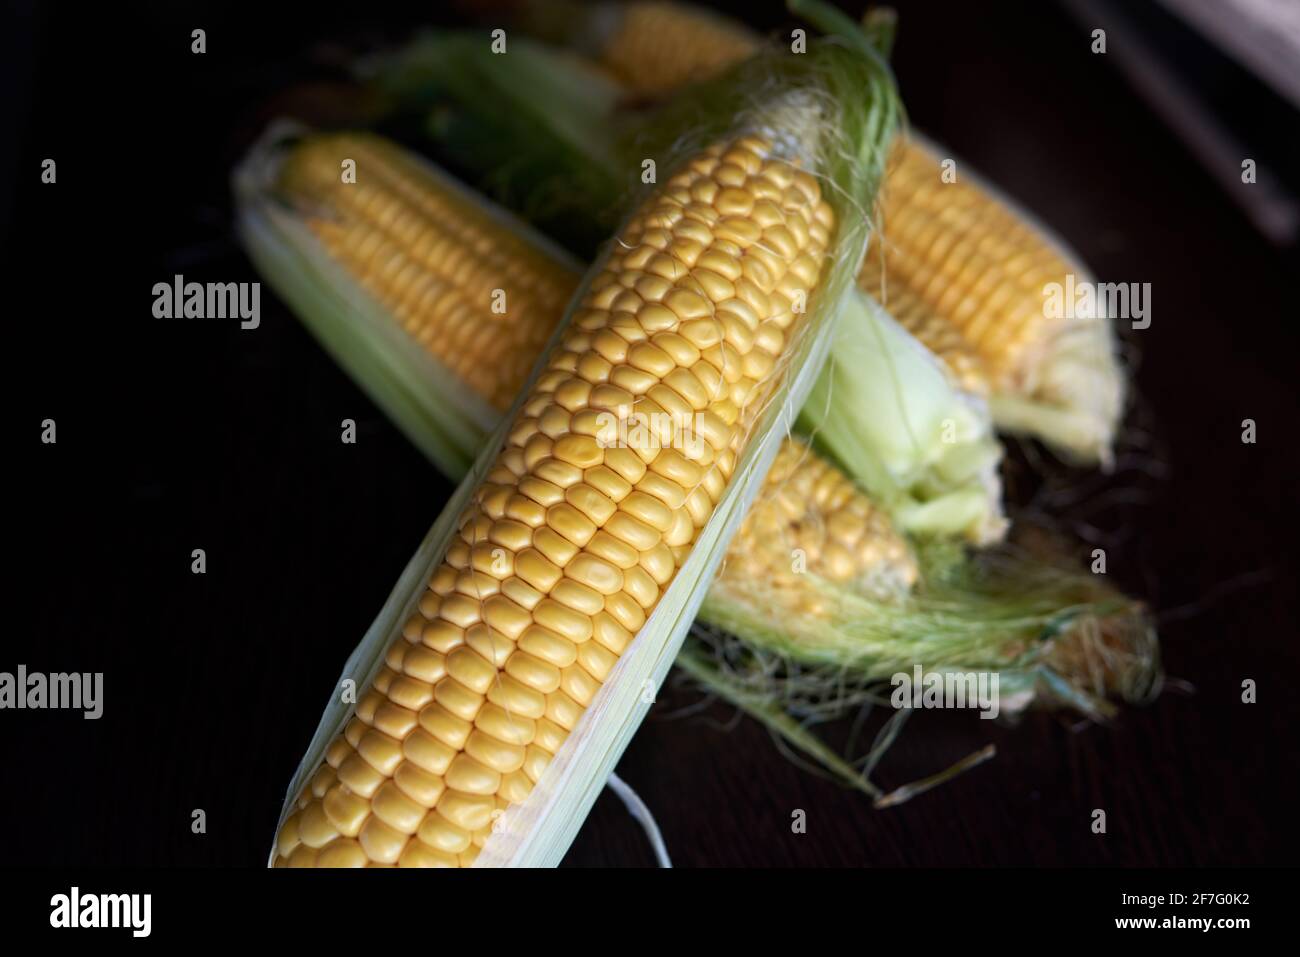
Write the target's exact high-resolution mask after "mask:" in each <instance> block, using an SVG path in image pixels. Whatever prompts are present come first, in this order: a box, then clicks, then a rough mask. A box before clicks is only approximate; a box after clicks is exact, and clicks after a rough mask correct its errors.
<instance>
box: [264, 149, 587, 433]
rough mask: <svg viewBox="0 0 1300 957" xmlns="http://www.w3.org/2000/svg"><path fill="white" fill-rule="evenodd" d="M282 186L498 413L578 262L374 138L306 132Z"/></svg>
mask: <svg viewBox="0 0 1300 957" xmlns="http://www.w3.org/2000/svg"><path fill="white" fill-rule="evenodd" d="M341 158H350V159H353V160H355V162H356V163H357V170H358V179H357V181H356V182H355V183H345V182H343V181H342V179H341V176H340V159H341ZM281 187H282V189H283V190H284V192H285V193H286V194H287V195H288V196H290V197H292V198H293V200H294V201H295V202H296V203H297V204H298V205H299V207H300V209H301V212H302V214H303V218H304V221H305V222H306V223H307V224H308V225H309V227H310V228H311V230H312V232H313V233H314V234H315V235H316V237H317V238H318V239H319V240H320V241H321V243H322V244H323V245H324V247H325V248H326V249H327V250H328V251H329V253H330V254H331V255H332V256H334V257H335V258H336V259H339V260H341V261H346V262H347V263H348V264H349V267H350V269H351V271H352V273H353V274H354V276H355V277H356V278H357V279H358V280H359V281H360V282H361V284H362V285H363V286H365V288H366V289H367V290H368V291H370V292H371V293H372V294H373V295H375V296H376V297H377V298H378V299H379V300H380V301H381V302H382V303H383V304H384V305H385V306H387V307H388V308H389V310H391V312H392V314H393V316H394V317H395V318H396V319H397V320H398V322H399V323H400V324H401V325H402V328H404V329H405V330H406V332H407V333H408V334H410V335H411V336H412V337H413V338H414V339H415V340H416V341H418V342H419V343H421V345H424V346H425V347H426V348H427V349H428V350H429V351H430V352H431V353H433V354H434V355H436V356H437V357H438V359H439V360H441V361H442V363H443V364H444V365H446V366H447V367H448V368H449V369H450V370H452V372H454V373H455V374H456V375H458V376H459V377H460V378H461V379H462V381H464V382H465V383H466V384H467V385H469V384H472V387H473V388H474V389H475V390H476V391H477V392H479V393H480V394H481V395H482V396H483V398H484V399H485V400H486V401H488V402H489V403H490V404H491V405H492V406H493V408H495V409H497V410H499V411H502V412H504V411H505V410H506V409H507V408H509V406H510V403H511V402H513V401H514V398H515V396H516V395H517V394H518V393H519V390H520V388H522V386H523V384H524V380H525V379H526V378H527V377H528V372H529V370H531V369H532V365H533V362H534V361H535V360H536V357H537V355H538V354H539V353H540V352H541V350H542V346H543V345H545V343H546V340H547V339H548V338H549V337H550V335H551V332H552V331H553V330H554V327H555V325H556V323H557V322H558V320H559V317H560V315H561V314H562V312H563V308H564V304H565V303H566V302H567V301H568V299H569V296H570V295H571V294H572V293H573V289H574V287H575V286H576V285H577V282H578V277H577V276H576V275H575V274H574V272H573V271H572V269H570V268H568V267H567V265H566V264H563V263H560V262H558V261H557V260H556V259H555V258H554V257H553V256H551V255H549V254H548V253H547V252H545V251H544V250H541V249H539V248H537V247H536V246H534V245H532V244H528V243H525V242H523V241H522V240H521V239H520V238H519V237H518V236H517V235H516V233H515V232H514V231H513V230H511V229H509V228H506V227H505V226H504V225H503V224H502V223H501V222H500V221H498V220H496V219H494V218H493V217H492V216H490V215H489V214H487V213H485V212H484V210H483V207H481V206H478V205H475V204H472V203H469V202H466V201H465V200H464V199H462V198H461V197H460V196H458V195H457V194H456V193H454V192H452V191H451V190H448V189H445V188H439V185H438V184H437V183H436V181H434V180H433V179H432V178H431V177H430V176H429V175H428V173H427V172H426V171H425V170H423V169H421V168H420V167H419V166H417V165H416V164H414V163H413V162H411V161H410V160H409V159H408V158H407V156H406V154H405V153H404V152H403V151H402V150H398V149H395V148H393V146H392V145H391V144H390V143H389V142H388V141H387V140H384V139H383V138H381V137H378V136H374V135H370V134H365V133H355V134H348V135H346V136H343V135H321V136H312V137H309V138H307V139H305V140H304V141H303V142H302V143H301V144H300V145H299V146H298V147H297V148H296V149H294V150H293V151H292V152H291V153H290V154H289V156H288V159H287V160H286V162H285V165H284V170H283V173H282V175H281ZM506 276H508V283H507V282H506V281H505V280H504V279H503V277H506ZM507 286H508V289H507V288H506V287H507ZM494 306H497V307H498V308H494Z"/></svg>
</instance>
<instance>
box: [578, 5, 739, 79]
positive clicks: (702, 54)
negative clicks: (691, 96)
mask: <svg viewBox="0 0 1300 957" xmlns="http://www.w3.org/2000/svg"><path fill="white" fill-rule="evenodd" d="M593 21H594V22H595V25H596V26H597V27H598V28H599V29H600V32H601V33H602V34H603V36H599V37H598V38H596V42H595V43H593V44H592V45H593V46H594V47H595V49H596V50H597V52H598V57H599V62H600V64H601V65H602V66H603V67H605V69H607V70H608V71H609V72H610V73H611V74H613V75H614V76H615V77H616V78H617V79H618V80H619V81H620V82H622V83H623V85H624V86H625V87H626V88H627V89H628V90H629V91H631V92H632V93H635V94H640V95H647V94H652V95H656V96H657V95H661V94H663V93H664V92H666V91H669V90H675V89H677V88H678V87H682V86H686V85H687V84H689V83H692V82H694V81H698V80H706V79H708V78H709V77H711V76H713V75H714V74H716V73H718V72H719V71H721V70H723V69H725V68H726V67H727V66H729V65H731V64H732V63H735V62H736V61H738V60H743V59H744V58H745V57H747V56H749V55H750V54H751V53H753V52H754V50H756V49H757V48H758V44H759V37H758V36H757V34H755V33H753V32H752V31H751V30H749V29H748V28H747V27H745V26H744V25H743V24H741V23H738V22H736V21H734V20H729V19H727V18H725V17H720V16H717V15H716V14H714V13H712V11H709V10H705V9H701V8H698V7H689V6H685V5H682V4H678V3H669V2H661V0H646V2H638V3H628V4H602V5H601V6H600V7H599V8H598V9H597V12H596V13H595V15H594V16H593Z"/></svg>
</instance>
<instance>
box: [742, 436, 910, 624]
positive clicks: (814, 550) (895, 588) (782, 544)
mask: <svg viewBox="0 0 1300 957" xmlns="http://www.w3.org/2000/svg"><path fill="white" fill-rule="evenodd" d="M805 572H811V573H812V574H816V575H818V576H820V577H821V578H824V579H826V580H827V581H830V582H834V583H836V584H839V585H845V586H850V587H852V588H854V589H855V590H859V591H863V592H867V593H870V594H883V595H893V594H897V593H899V592H901V591H906V590H908V589H910V588H911V587H912V586H913V585H914V584H916V578H917V567H916V560H915V558H914V557H913V556H912V553H911V550H910V549H909V548H908V545H907V542H906V541H904V539H903V538H902V536H900V535H899V534H898V533H897V532H896V531H895V530H894V528H893V526H892V525H891V524H890V521H889V517H888V516H887V515H885V514H884V513H883V512H881V511H880V510H879V509H877V508H875V507H874V506H873V505H872V504H871V501H870V500H869V499H868V498H867V497H866V496H865V495H863V494H862V493H861V492H860V491H859V490H858V489H857V487H856V486H854V484H853V482H852V481H850V480H849V478H848V476H846V475H845V474H844V473H843V472H841V471H840V470H839V469H837V468H836V467H835V466H833V465H831V464H830V463H829V462H827V461H826V460H825V459H823V458H821V457H820V456H819V455H817V453H815V452H814V451H813V450H812V449H811V448H809V447H808V446H807V445H805V444H804V443H803V442H802V441H800V440H799V439H795V438H788V439H786V441H785V443H784V444H783V445H782V446H781V451H780V452H779V453H777V457H776V459H775V461H774V462H773V463H772V468H771V470H770V471H769V472H768V473H767V479H766V482H765V484H764V487H763V492H762V494H761V495H760V497H759V498H758V499H757V500H755V502H754V504H753V505H752V506H751V507H750V510H749V513H748V514H747V515H746V516H745V521H744V523H743V524H742V525H741V526H740V529H739V530H738V531H737V532H736V537H735V538H734V539H732V543H731V550H730V551H729V552H728V553H727V559H726V564H725V565H724V567H723V569H722V571H721V572H719V577H720V578H723V579H726V578H729V577H739V578H747V579H759V580H762V581H764V582H767V583H768V584H769V585H771V586H772V587H774V588H779V589H783V590H786V589H788V590H792V591H794V592H799V591H801V590H802V584H803V575H804V573H805ZM803 610H804V611H806V612H808V613H812V614H817V613H820V611H821V609H820V608H818V607H816V606H815V605H810V606H806V607H805V608H804V609H803Z"/></svg>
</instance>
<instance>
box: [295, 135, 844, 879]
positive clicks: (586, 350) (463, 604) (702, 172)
mask: <svg viewBox="0 0 1300 957" xmlns="http://www.w3.org/2000/svg"><path fill="white" fill-rule="evenodd" d="M833 226H834V215H833V213H832V211H831V208H830V206H829V205H827V204H826V203H825V202H824V201H823V200H822V199H821V191H820V187H819V185H818V183H817V181H816V180H815V179H814V178H813V177H811V176H809V175H808V174H807V173H806V172H803V171H800V170H798V169H796V168H795V167H793V166H792V165H791V164H790V163H789V162H787V161H786V160H784V159H782V158H780V157H779V156H778V155H776V154H775V153H774V151H773V148H772V145H771V143H770V142H769V141H767V140H765V139H763V138H761V137H757V136H748V137H743V138H740V139H736V140H734V141H731V142H726V143H722V144H719V145H716V146H714V147H712V148H710V149H709V150H707V151H706V152H705V153H704V154H703V155H701V156H699V157H698V158H696V159H695V160H693V161H692V162H691V163H690V164H689V165H688V166H687V167H686V168H685V169H684V170H683V171H682V172H680V173H678V174H677V175H676V176H674V177H673V178H672V179H671V180H669V181H668V183H667V184H666V185H665V187H664V189H663V190H661V191H659V192H658V193H657V194H656V195H655V197H654V198H653V199H652V200H651V201H649V202H648V203H647V204H646V205H645V206H643V207H642V209H641V211H640V212H639V213H638V214H637V215H636V216H635V217H634V218H633V219H632V220H631V221H630V222H629V224H628V225H627V227H626V228H625V229H624V230H623V234H622V236H621V237H620V241H619V243H618V245H617V246H615V247H613V249H612V250H611V253H610V255H609V259H608V261H607V263H606V265H605V266H604V268H603V269H602V270H601V271H600V273H599V274H598V275H597V276H596V277H595V278H594V279H593V281H592V282H591V283H590V285H589V287H588V288H587V290H586V292H585V295H584V297H583V300H582V302H581V304H580V306H579V308H578V310H577V312H576V313H575V314H574V318H573V321H572V326H571V327H570V328H569V329H568V330H567V331H566V332H565V333H564V334H563V336H562V338H561V340H560V342H559V343H558V344H557V345H556V346H555V347H554V349H553V350H552V352H551V354H550V356H549V358H548V360H547V361H546V364H545V365H544V367H543V369H542V372H541V375H540V377H539V378H538V379H537V381H536V382H535V383H534V385H533V386H532V390H531V393H530V394H529V396H528V397H527V398H526V400H525V401H524V403H523V405H522V407H521V408H520V410H519V412H518V413H517V414H516V416H515V419H514V422H513V425H512V427H511V429H510V430H509V433H508V438H507V440H506V443H505V447H504V449H503V450H502V451H501V452H500V454H499V455H498V457H497V460H496V464H495V465H494V466H493V467H492V468H491V469H490V471H489V472H488V474H487V477H486V480H485V481H484V483H483V484H482V485H481V486H480V487H479V489H478V490H477V492H475V494H474V495H473V497H472V499H471V505H470V506H469V508H467V509H466V511H465V512H464V513H463V514H462V516H461V520H460V523H459V532H458V534H457V536H456V537H455V539H454V540H453V542H452V544H451V546H450V547H449V548H448V550H447V552H446V556H445V558H444V560H443V563H442V564H441V565H440V566H438V568H437V570H436V571H435V572H434V574H433V576H432V578H431V579H430V581H429V591H428V592H427V593H426V595H425V597H424V598H423V599H422V600H421V601H420V603H419V610H418V614H416V615H415V616H414V617H412V618H411V619H410V620H409V621H408V622H407V624H406V626H405V628H404V629H403V631H402V635H401V637H400V638H399V639H398V640H396V641H395V642H394V643H393V644H392V645H391V646H390V648H389V651H388V654H387V657H386V667H385V668H384V669H383V670H382V671H381V672H380V673H379V677H378V678H377V680H376V681H375V682H374V685H373V687H371V688H369V689H367V690H366V691H365V693H364V695H363V696H362V698H361V699H360V701H359V703H358V706H357V711H356V715H355V717H354V718H353V719H352V721H350V722H349V723H348V725H347V728H346V731H345V732H344V734H343V735H342V736H340V737H339V738H336V739H335V740H334V742H333V743H332V744H331V745H330V746H329V748H328V750H327V751H326V759H325V762H324V764H323V765H322V766H321V767H320V768H319V770H318V771H317V772H316V773H315V775H314V776H313V777H312V779H311V782H310V784H309V786H308V787H307V788H305V789H304V791H303V792H302V794H301V795H300V796H299V799H298V802H297V809H296V810H295V811H294V812H293V813H292V814H291V815H290V816H289V817H288V818H287V819H286V820H285V821H284V823H283V825H282V826H281V829H280V833H279V838H278V842H277V847H278V852H279V855H278V857H277V859H276V863H277V864H294V865H321V866H342V865H364V864H399V863H400V864H402V865H407V866H430V865H434V866H436V865H455V864H460V865H466V864H470V863H472V862H473V860H474V858H475V857H476V855H477V853H478V849H479V848H481V847H482V846H483V844H484V843H485V841H486V839H487V837H488V836H489V834H490V833H491V827H492V822H493V820H494V818H495V817H496V816H497V813H498V812H500V811H502V810H504V809H506V808H508V807H509V806H511V805H512V804H516V803H519V802H522V801H523V800H524V799H525V798H526V797H527V796H528V794H529V792H530V791H531V790H532V787H533V785H534V784H535V783H536V782H537V781H538V780H539V778H540V777H541V775H542V772H543V770H544V769H545V767H546V765H547V763H548V762H549V761H550V760H551V758H552V756H553V755H554V754H555V753H556V752H557V751H558V750H559V748H560V746H561V745H562V744H563V742H564V740H565V738H566V737H567V735H568V733H569V732H570V731H571V730H572V729H573V727H574V726H575V724H576V723H577V721H578V719H579V717H580V716H581V714H582V712H583V710H584V708H585V707H586V706H587V705H588V704H589V703H590V701H591V699H592V697H593V696H594V695H595V693H596V691H597V690H598V689H599V687H600V685H601V683H602V682H603V681H604V679H605V678H606V677H607V676H608V674H609V672H610V670H611V669H612V668H613V666H614V664H615V663H616V662H617V660H618V657H619V655H620V654H621V653H622V652H623V651H624V650H625V649H626V648H627V647H628V645H629V643H630V642H631V641H632V639H633V638H634V637H635V635H636V634H637V632H638V630H639V629H640V628H641V627H642V625H644V623H645V621H646V616H647V615H648V614H649V613H650V612H651V611H652V610H653V609H654V607H655V605H656V603H657V602H658V600H659V597H660V595H661V594H662V590H663V589H664V588H665V587H666V586H667V585H668V584H669V583H670V582H671V581H672V579H673V576H674V575H675V574H676V571H677V569H678V567H679V566H680V564H681V562H682V561H683V560H684V558H685V556H686V554H688V553H689V550H690V547H691V544H692V543H693V541H694V540H695V537H696V535H697V533H698V532H699V530H700V529H701V528H702V527H703V526H704V525H705V524H706V523H707V522H708V520H709V518H710V516H711V515H712V511H713V508H714V506H715V504H716V503H717V502H718V501H719V499H720V498H721V496H722V493H723V491H724V490H725V488H726V485H727V482H728V480H729V479H730V477H731V473H732V469H733V467H734V465H735V463H736V457H737V455H738V453H739V452H740V451H741V450H742V449H743V446H744V443H745V441H746V439H747V435H748V428H749V426H750V424H751V423H752V422H753V420H754V418H755V416H756V415H757V413H758V412H759V411H761V409H762V407H763V405H764V402H765V401H766V399H767V398H768V396H769V395H770V392H771V389H772V388H773V386H774V384H775V380H776V378H777V375H778V373H779V370H780V363H781V360H782V356H783V354H784V352H785V350H786V348H787V346H788V344H789V341H790V337H791V336H792V335H793V334H794V332H795V329H796V327H797V325H798V317H799V314H800V311H801V310H799V309H798V308H797V307H796V305H795V304H796V303H797V302H802V301H803V298H804V297H805V296H807V295H808V294H809V293H811V292H812V291H813V289H814V287H815V285H816V283H817V280H818V276H819V274H820V272H821V268H822V265H821V264H822V258H823V256H824V254H825V252H826V249H827V245H828V242H829V239H830V235H831V231H832V229H833ZM773 250H774V251H775V252H773ZM685 269H690V270H691V271H690V272H686V271H684V270H685ZM634 401H637V402H638V405H639V406H640V409H641V411H643V412H648V411H658V412H664V413H670V414H672V415H674V416H676V417H677V421H681V418H682V417H684V416H689V417H690V419H691V421H692V422H694V423H695V427H696V428H698V430H699V434H700V437H701V438H702V439H703V441H702V442H699V443H684V444H683V445H682V448H681V449H680V450H679V449H676V448H668V447H664V446H663V445H661V444H660V439H666V438H669V436H655V437H654V440H653V441H649V440H637V439H630V440H629V443H628V446H629V447H620V446H614V447H607V445H608V444H609V442H608V441H607V440H612V439H613V438H614V437H613V436H610V435H608V434H607V420H608V419H609V417H610V416H611V415H613V416H615V417H626V416H627V415H628V413H629V410H630V408H631V406H632V403H633V402H634Z"/></svg>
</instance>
